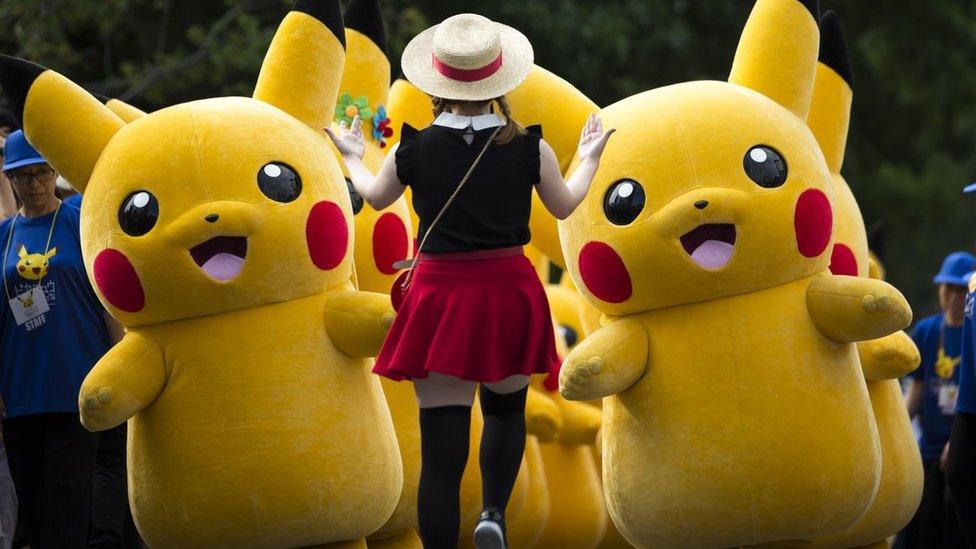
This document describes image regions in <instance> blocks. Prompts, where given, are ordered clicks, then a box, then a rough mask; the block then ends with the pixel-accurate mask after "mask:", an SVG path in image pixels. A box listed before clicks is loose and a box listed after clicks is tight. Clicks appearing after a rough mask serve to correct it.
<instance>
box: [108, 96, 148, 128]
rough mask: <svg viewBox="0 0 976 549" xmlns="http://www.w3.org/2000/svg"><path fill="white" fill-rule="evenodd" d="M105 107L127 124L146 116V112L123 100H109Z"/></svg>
mask: <svg viewBox="0 0 976 549" xmlns="http://www.w3.org/2000/svg"><path fill="white" fill-rule="evenodd" d="M105 106H106V107H108V108H109V110H110V111H112V112H114V113H115V116H118V117H119V118H121V119H122V121H123V122H125V123H126V124H128V123H129V122H133V121H135V120H138V119H139V118H142V117H143V116H146V112H145V111H143V110H142V109H139V108H137V107H134V106H132V105H130V104H128V103H126V102H125V101H122V100H121V99H109V100H108V101H107V102H106V103H105Z"/></svg>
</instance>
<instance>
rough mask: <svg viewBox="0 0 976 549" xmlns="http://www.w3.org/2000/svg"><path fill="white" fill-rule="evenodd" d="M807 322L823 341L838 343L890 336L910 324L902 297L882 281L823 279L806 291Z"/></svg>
mask: <svg viewBox="0 0 976 549" xmlns="http://www.w3.org/2000/svg"><path fill="white" fill-rule="evenodd" d="M807 309H808V310H809V312H810V318H811V319H812V320H813V324H814V325H815V326H816V327H817V329H818V330H819V331H820V333H821V334H823V335H824V337H826V338H828V339H831V340H833V341H836V342H838V343H854V342H856V341H868V340H871V339H877V338H880V337H884V336H886V335H890V334H893V333H895V332H897V331H898V330H902V329H904V328H906V327H907V326H908V325H909V324H910V323H911V321H912V309H911V307H909V306H908V302H907V301H905V296H903V295H901V292H899V291H898V290H896V289H895V288H894V287H893V286H892V285H890V284H888V283H887V282H883V281H881V280H875V279H872V278H865V277H860V276H840V275H822V276H817V277H815V278H814V279H813V280H812V281H811V283H810V286H809V287H807Z"/></svg>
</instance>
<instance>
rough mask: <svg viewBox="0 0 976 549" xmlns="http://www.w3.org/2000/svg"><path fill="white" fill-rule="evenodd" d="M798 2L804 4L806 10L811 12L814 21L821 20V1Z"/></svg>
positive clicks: (805, 0) (800, 0)
mask: <svg viewBox="0 0 976 549" xmlns="http://www.w3.org/2000/svg"><path fill="white" fill-rule="evenodd" d="M798 1H799V2H800V3H801V4H803V6H804V7H805V8H807V11H809V12H810V15H812V16H813V20H814V21H819V20H820V0H798Z"/></svg>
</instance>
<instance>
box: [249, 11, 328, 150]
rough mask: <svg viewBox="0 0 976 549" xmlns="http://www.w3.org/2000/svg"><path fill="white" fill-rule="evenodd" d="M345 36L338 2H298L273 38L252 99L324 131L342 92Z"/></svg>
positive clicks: (316, 129) (318, 130) (319, 130)
mask: <svg viewBox="0 0 976 549" xmlns="http://www.w3.org/2000/svg"><path fill="white" fill-rule="evenodd" d="M344 37H345V33H344V32H343V28H342V12H341V10H340V9H339V2H338V0H298V2H296V3H295V7H294V8H293V9H292V11H291V12H290V13H289V14H288V15H286V16H285V19H284V20H283V21H282V22H281V25H279V26H278V32H277V33H275V37H274V39H273V40H272V41H271V47H270V48H268V53H267V55H266V56H265V58H264V64H263V65H262V66H261V74H260V75H259V76H258V82H257V85H256V86H255V88H254V98H255V99H260V100H261V101H264V102H266V103H270V104H272V105H274V106H276V107H278V108H279V109H281V110H283V111H285V112H287V113H288V114H291V115H292V116H294V117H295V118H297V119H299V120H301V121H302V122H304V123H305V124H307V125H308V126H309V127H311V128H312V129H314V130H315V131H317V132H320V133H321V132H323V131H324V128H325V126H326V125H328V123H329V120H331V118H332V116H331V114H332V112H333V110H334V109H335V103H336V98H337V97H338V96H339V81H340V79H341V77H342V68H343V64H344V63H345V57H346V56H345V38H344Z"/></svg>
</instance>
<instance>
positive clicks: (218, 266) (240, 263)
mask: <svg viewBox="0 0 976 549" xmlns="http://www.w3.org/2000/svg"><path fill="white" fill-rule="evenodd" d="M243 268H244V258H242V257H237V256H236V255H234V254H225V253H220V254H217V255H215V256H213V257H211V258H210V259H208V260H207V262H206V263H204V264H203V266H202V267H201V269H203V272H205V273H207V275H209V276H210V278H212V279H214V280H219V281H221V282H224V281H226V280H230V279H232V278H234V277H235V276H237V275H239V274H241V269H243Z"/></svg>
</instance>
